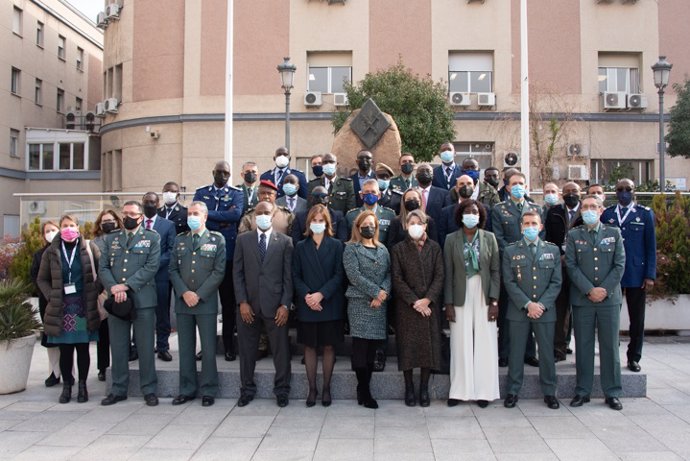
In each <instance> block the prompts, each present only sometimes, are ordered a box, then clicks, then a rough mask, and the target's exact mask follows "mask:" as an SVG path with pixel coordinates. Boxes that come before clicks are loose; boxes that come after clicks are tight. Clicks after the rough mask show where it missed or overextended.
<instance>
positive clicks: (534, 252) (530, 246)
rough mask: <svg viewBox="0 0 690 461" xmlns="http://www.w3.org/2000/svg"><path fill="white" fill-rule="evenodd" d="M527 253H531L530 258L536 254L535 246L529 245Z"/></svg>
mask: <svg viewBox="0 0 690 461" xmlns="http://www.w3.org/2000/svg"><path fill="white" fill-rule="evenodd" d="M529 251H531V252H532V258H534V256H535V255H536V254H537V246H536V245H535V244H534V243H530V244H529Z"/></svg>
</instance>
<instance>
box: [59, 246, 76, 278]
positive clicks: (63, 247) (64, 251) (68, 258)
mask: <svg viewBox="0 0 690 461" xmlns="http://www.w3.org/2000/svg"><path fill="white" fill-rule="evenodd" d="M78 243H79V242H76V243H75V244H74V248H73V249H72V255H71V256H67V248H65V242H61V244H62V252H63V253H64V255H65V259H66V260H67V267H68V268H69V272H68V277H69V283H72V263H73V262H74V255H76V254H77V245H78Z"/></svg>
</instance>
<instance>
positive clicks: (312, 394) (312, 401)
mask: <svg viewBox="0 0 690 461" xmlns="http://www.w3.org/2000/svg"><path fill="white" fill-rule="evenodd" d="M318 394H319V393H318V392H317V391H316V389H309V395H307V407H309V408H311V407H313V406H314V405H316V396H317V395H318Z"/></svg>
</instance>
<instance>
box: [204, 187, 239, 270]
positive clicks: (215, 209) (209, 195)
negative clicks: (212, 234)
mask: <svg viewBox="0 0 690 461" xmlns="http://www.w3.org/2000/svg"><path fill="white" fill-rule="evenodd" d="M194 201H199V202H204V203H205V204H206V206H207V207H208V220H207V221H206V228H207V229H208V230H212V231H217V232H220V233H221V234H222V235H223V237H225V256H226V260H227V261H232V256H233V254H234V253H235V239H236V238H237V225H238V223H239V222H240V218H241V217H242V209H243V207H244V194H243V193H242V190H241V189H240V188H238V187H234V186H225V187H223V188H222V189H218V190H217V191H216V189H215V186H214V185H213V184H211V185H210V186H204V187H200V188H198V189H197V190H196V192H195V193H194Z"/></svg>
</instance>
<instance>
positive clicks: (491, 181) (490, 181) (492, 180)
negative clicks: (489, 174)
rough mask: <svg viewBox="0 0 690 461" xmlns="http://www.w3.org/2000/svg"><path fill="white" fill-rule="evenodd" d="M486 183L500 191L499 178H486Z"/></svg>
mask: <svg viewBox="0 0 690 461" xmlns="http://www.w3.org/2000/svg"><path fill="white" fill-rule="evenodd" d="M484 182H486V183H487V184H490V185H492V186H493V187H495V188H496V189H498V179H497V178H485V179H484Z"/></svg>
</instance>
